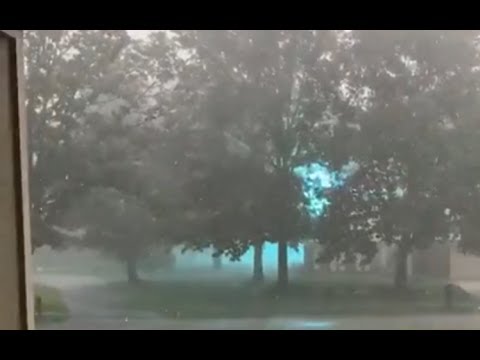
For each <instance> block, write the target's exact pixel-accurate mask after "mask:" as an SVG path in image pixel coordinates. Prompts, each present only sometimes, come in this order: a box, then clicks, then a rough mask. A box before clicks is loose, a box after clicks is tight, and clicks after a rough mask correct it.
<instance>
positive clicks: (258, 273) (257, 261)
mask: <svg viewBox="0 0 480 360" xmlns="http://www.w3.org/2000/svg"><path fill="white" fill-rule="evenodd" d="M263 279H264V275H263V242H258V243H256V244H255V245H254V246H253V281H256V282H262V281H263Z"/></svg>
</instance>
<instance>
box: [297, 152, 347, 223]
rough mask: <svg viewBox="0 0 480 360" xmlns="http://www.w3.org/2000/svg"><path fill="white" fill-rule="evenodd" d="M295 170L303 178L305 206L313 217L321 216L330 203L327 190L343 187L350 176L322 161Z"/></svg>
mask: <svg viewBox="0 0 480 360" xmlns="http://www.w3.org/2000/svg"><path fill="white" fill-rule="evenodd" d="M293 172H294V174H295V175H296V176H298V177H299V178H300V179H301V180H302V191H303V195H304V196H305V199H306V204H305V207H306V208H307V211H308V213H309V215H310V216H311V217H312V218H317V217H320V216H321V215H322V214H323V213H324V212H325V209H326V208H327V206H328V205H330V202H329V201H328V199H327V198H326V197H325V190H330V189H335V188H339V187H341V186H342V185H343V184H344V183H345V180H346V178H347V177H348V175H347V174H346V173H344V172H335V171H331V170H330V169H329V168H328V167H327V166H326V165H324V164H323V163H320V162H314V163H309V164H305V165H301V166H297V167H296V168H295V169H294V170H293Z"/></svg>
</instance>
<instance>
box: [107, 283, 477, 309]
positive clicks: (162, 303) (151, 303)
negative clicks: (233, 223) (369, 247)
mask: <svg viewBox="0 0 480 360" xmlns="http://www.w3.org/2000/svg"><path fill="white" fill-rule="evenodd" d="M110 288H111V290H112V294H114V295H113V296H115V297H116V298H117V300H119V301H120V303H121V304H122V306H124V307H125V308H127V309H130V310H137V311H149V312H155V313H157V314H159V315H161V316H164V317H169V318H172V317H173V318H246V317H271V316H317V315H318V316H323V315H335V316H341V315H345V316H351V315H355V314H358V315H370V314H371V315H396V314H415V313H447V312H473V311H476V310H477V307H478V305H479V304H478V301H477V300H476V299H474V298H473V297H472V296H470V295H469V294H466V293H463V292H462V291H457V292H456V294H455V301H454V308H453V310H450V311H447V309H446V307H445V300H444V292H443V285H442V284H440V283H438V282H437V283H436V282H428V281H417V282H415V283H413V284H412V285H411V287H410V288H409V290H408V291H406V292H402V293H399V292H397V291H395V290H394V289H393V288H392V286H391V285H390V284H389V283H386V282H385V281H383V282H382V281H378V279H377V280H375V279H370V281H364V282H359V281H357V280H356V279H351V278H350V280H348V279H343V280H342V279H339V278H335V279H329V278H328V279H325V280H324V281H310V280H305V279H293V280H292V282H291V284H290V287H289V289H288V291H283V292H280V291H278V290H277V288H276V287H275V285H274V284H273V283H265V284H264V285H260V286H258V285H254V284H252V283H249V282H241V281H226V280H217V281H215V280H213V281H212V280H210V281H208V280H198V279H197V280H191V281H188V280H184V281H178V280H177V281H173V280H170V281H169V280H167V279H164V280H159V281H155V282H154V281H145V282H142V283H141V284H139V285H136V286H130V285H128V284H125V283H115V284H111V285H110Z"/></svg>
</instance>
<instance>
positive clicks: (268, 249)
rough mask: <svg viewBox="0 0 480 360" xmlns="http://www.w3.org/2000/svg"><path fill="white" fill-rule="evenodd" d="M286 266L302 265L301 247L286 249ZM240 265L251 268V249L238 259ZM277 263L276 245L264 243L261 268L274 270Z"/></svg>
mask: <svg viewBox="0 0 480 360" xmlns="http://www.w3.org/2000/svg"><path fill="white" fill-rule="evenodd" d="M287 251H288V264H289V265H302V264H303V262H304V249H303V245H299V246H298V249H293V248H288V250H287ZM240 261H241V263H242V264H246V265H248V266H253V247H251V248H249V249H248V251H247V252H246V253H245V254H243V256H242V257H241V258H240ZM277 263H278V244H275V243H269V242H267V243H265V244H264V245H263V266H264V268H265V269H270V268H271V269H275V268H276V267H277Z"/></svg>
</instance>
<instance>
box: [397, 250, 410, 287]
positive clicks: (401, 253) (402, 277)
mask: <svg viewBox="0 0 480 360" xmlns="http://www.w3.org/2000/svg"><path fill="white" fill-rule="evenodd" d="M407 260H408V251H407V248H406V247H405V246H402V245H399V247H398V249H397V257H396V261H397V262H396V266H395V288H396V289H398V290H404V289H405V288H406V287H407V281H408V273H407V271H408V269H407Z"/></svg>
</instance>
